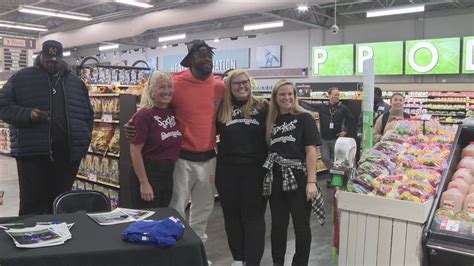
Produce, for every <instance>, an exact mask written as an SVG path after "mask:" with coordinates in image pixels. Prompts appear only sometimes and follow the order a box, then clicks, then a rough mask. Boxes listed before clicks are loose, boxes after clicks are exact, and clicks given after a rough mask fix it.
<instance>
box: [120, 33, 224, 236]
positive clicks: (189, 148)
mask: <svg viewBox="0 0 474 266" xmlns="http://www.w3.org/2000/svg"><path fill="white" fill-rule="evenodd" d="M187 47H188V54H187V55H186V56H185V57H184V59H183V60H182V61H181V65H182V66H183V67H188V69H187V70H185V71H182V72H178V73H175V74H174V75H173V88H174V94H173V99H172V100H171V107H173V108H174V110H175V115H176V120H177V122H178V127H179V130H180V132H181V134H183V139H182V143H181V152H180V154H179V159H178V160H177V161H176V164H175V169H174V173H173V195H172V197H171V201H170V207H171V208H175V209H176V210H177V211H178V212H179V213H180V214H181V216H182V217H186V214H185V207H186V206H187V204H188V203H189V201H190V200H191V208H190V211H189V225H190V226H191V228H193V230H194V231H195V232H196V234H197V235H198V236H199V237H200V238H201V240H202V241H203V242H206V240H207V235H206V228H207V219H208V218H209V215H210V214H211V213H212V210H213V207H214V197H215V189H214V179H215V169H216V158H215V157H216V152H215V150H214V148H215V146H216V112H217V107H218V106H219V103H220V101H221V99H222V97H223V95H224V90H225V85H224V82H223V81H222V80H221V79H216V78H215V77H214V75H213V74H212V69H213V62H212V60H213V55H214V52H213V49H214V47H210V46H209V45H208V44H206V43H205V42H204V41H202V40H194V41H192V42H190V43H189V44H188V46H187ZM125 131H126V134H127V138H129V139H130V138H133V136H134V134H135V129H134V127H133V125H130V123H128V124H127V125H126V126H125Z"/></svg>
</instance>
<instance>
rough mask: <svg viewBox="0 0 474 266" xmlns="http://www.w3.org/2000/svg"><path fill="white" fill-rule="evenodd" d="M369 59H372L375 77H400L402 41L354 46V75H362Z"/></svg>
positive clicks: (401, 70)
mask: <svg viewBox="0 0 474 266" xmlns="http://www.w3.org/2000/svg"><path fill="white" fill-rule="evenodd" d="M369 58H374V64H375V65H374V67H375V68H374V70H375V75H402V74H403V41H397V42H379V43H360V44H356V75H362V74H363V67H362V66H363V63H364V61H365V60H367V59H369Z"/></svg>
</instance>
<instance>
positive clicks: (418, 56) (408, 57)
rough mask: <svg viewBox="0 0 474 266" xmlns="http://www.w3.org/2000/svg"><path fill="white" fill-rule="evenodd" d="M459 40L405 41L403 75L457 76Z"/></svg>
mask: <svg viewBox="0 0 474 266" xmlns="http://www.w3.org/2000/svg"><path fill="white" fill-rule="evenodd" d="M460 48H461V38H444V39H432V40H414V41H406V50H405V74H407V75H426V74H459V59H460Z"/></svg>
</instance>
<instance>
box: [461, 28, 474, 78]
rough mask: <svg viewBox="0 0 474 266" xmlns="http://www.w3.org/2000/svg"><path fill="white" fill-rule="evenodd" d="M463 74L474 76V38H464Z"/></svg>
mask: <svg viewBox="0 0 474 266" xmlns="http://www.w3.org/2000/svg"><path fill="white" fill-rule="evenodd" d="M462 54H463V55H464V56H463V59H462V73H464V74H474V36H471V37H464V45H463V53H462Z"/></svg>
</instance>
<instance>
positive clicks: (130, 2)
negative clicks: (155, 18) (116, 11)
mask: <svg viewBox="0 0 474 266" xmlns="http://www.w3.org/2000/svg"><path fill="white" fill-rule="evenodd" d="M115 2H116V3H120V4H125V5H131V6H137V7H141V8H150V7H153V5H150V4H148V3H144V2H138V1H134V0H115Z"/></svg>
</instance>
